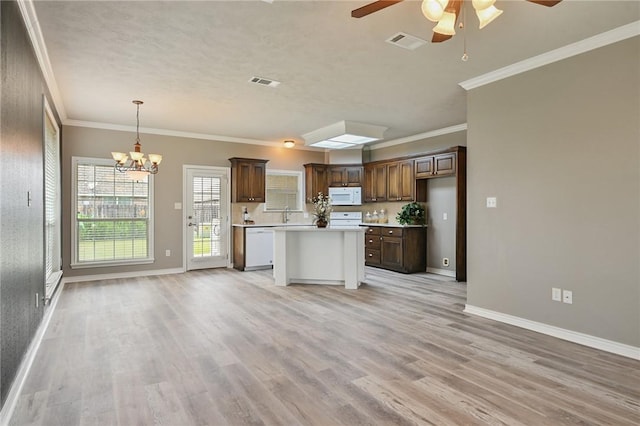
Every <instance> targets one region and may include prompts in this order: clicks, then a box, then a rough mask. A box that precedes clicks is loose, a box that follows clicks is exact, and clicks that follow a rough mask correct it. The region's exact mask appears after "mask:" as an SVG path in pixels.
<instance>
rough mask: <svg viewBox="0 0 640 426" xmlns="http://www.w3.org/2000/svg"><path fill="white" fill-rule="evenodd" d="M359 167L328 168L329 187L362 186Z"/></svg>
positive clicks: (360, 168)
mask: <svg viewBox="0 0 640 426" xmlns="http://www.w3.org/2000/svg"><path fill="white" fill-rule="evenodd" d="M362 174H363V167H362V166H361V165H348V166H346V165H345V166H329V177H328V180H329V186H334V187H335V186H362Z"/></svg>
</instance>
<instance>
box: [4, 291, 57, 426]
mask: <svg viewBox="0 0 640 426" xmlns="http://www.w3.org/2000/svg"><path fill="white" fill-rule="evenodd" d="M63 290H64V282H61V283H60V284H59V285H58V289H57V291H56V292H55V293H54V294H53V297H52V298H51V303H50V304H49V307H48V308H47V309H46V311H45V313H44V317H43V318H42V322H40V326H39V327H38V330H37V331H36V334H35V336H33V340H32V341H31V344H30V345H29V348H28V349H27V352H26V353H25V355H24V358H22V362H21V363H20V367H19V368H18V372H17V373H16V377H15V379H14V380H13V383H12V384H11V388H10V389H9V394H8V395H7V399H6V401H5V402H4V406H3V407H2V410H1V411H0V426H7V425H8V424H9V422H10V421H11V416H12V415H13V411H14V410H15V409H16V405H18V399H19V398H20V393H21V392H22V388H23V387H24V383H25V381H26V380H27V377H28V376H29V371H31V366H32V365H33V360H34V359H35V358H36V354H37V353H38V349H39V348H40V344H41V343H42V338H43V337H44V333H45V332H46V331H47V328H48V327H49V323H50V322H51V317H52V315H53V312H54V311H55V310H56V306H58V300H59V299H60V294H62V291H63Z"/></svg>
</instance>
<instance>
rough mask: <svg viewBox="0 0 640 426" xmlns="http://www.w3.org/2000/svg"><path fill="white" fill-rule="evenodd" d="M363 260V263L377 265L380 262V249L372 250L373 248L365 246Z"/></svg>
mask: <svg viewBox="0 0 640 426" xmlns="http://www.w3.org/2000/svg"><path fill="white" fill-rule="evenodd" d="M364 260H365V263H367V264H368V263H370V264H375V265H379V264H380V250H374V249H370V248H366V249H365V250H364Z"/></svg>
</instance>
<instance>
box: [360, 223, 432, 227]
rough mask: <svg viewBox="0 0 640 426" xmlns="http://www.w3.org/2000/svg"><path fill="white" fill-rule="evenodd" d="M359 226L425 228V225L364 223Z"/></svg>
mask: <svg viewBox="0 0 640 426" xmlns="http://www.w3.org/2000/svg"><path fill="white" fill-rule="evenodd" d="M360 226H384V227H385V228H426V227H427V225H400V224H399V223H364V222H362V224H361V225H360Z"/></svg>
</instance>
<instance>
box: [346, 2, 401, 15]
mask: <svg viewBox="0 0 640 426" xmlns="http://www.w3.org/2000/svg"><path fill="white" fill-rule="evenodd" d="M401 1H402V0H378V1H374V2H373V3H369V4H367V5H364V6H362V7H359V8H357V9H355V10H352V11H351V17H352V18H362V17H363V16H367V15H369V14H371V13H373V12H377V11H379V10H382V9H384V8H385V7H389V6H393V5H394V4H396V3H400V2H401Z"/></svg>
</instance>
